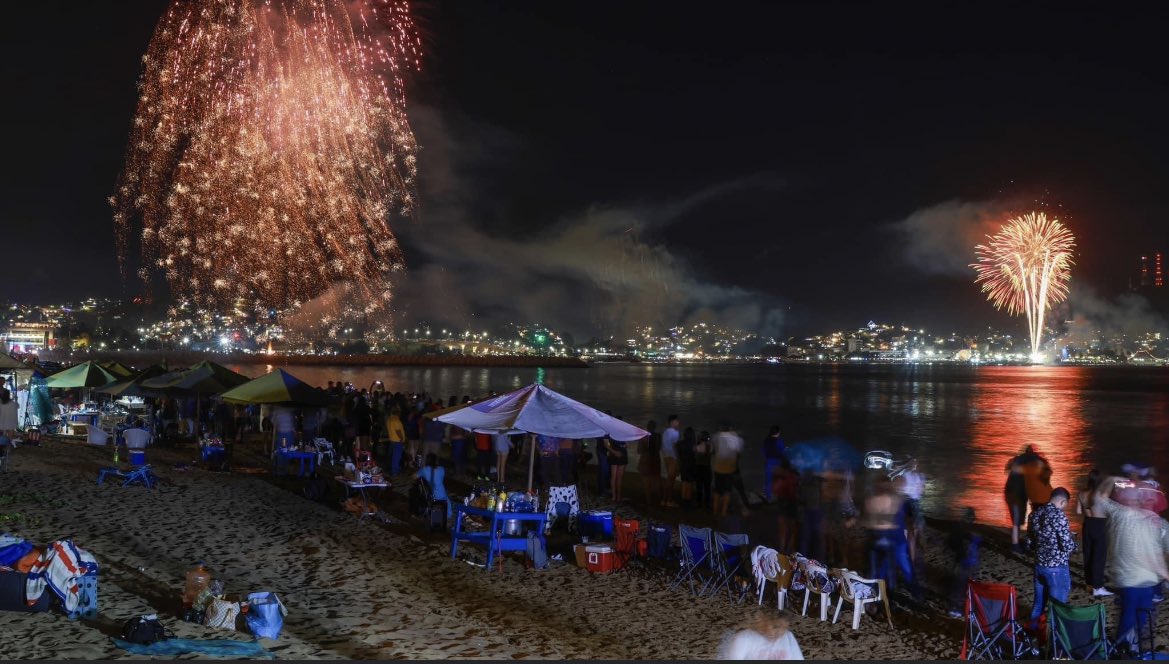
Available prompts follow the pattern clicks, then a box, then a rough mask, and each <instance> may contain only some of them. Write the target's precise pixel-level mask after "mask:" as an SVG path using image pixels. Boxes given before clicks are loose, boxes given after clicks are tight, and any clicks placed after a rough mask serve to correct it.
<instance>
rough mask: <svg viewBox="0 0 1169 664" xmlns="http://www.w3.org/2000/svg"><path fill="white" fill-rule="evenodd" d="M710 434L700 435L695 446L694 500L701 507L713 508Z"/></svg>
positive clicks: (706, 432) (703, 433)
mask: <svg viewBox="0 0 1169 664" xmlns="http://www.w3.org/2000/svg"><path fill="white" fill-rule="evenodd" d="M710 448H711V439H710V432H709V431H703V432H702V433H700V434H698V442H697V443H696V444H695V446H694V500H695V502H697V503H698V506H699V507H706V508H709V507H711V506H712V497H711V495H710V483H711V482H712V481H713V479H714V474H713V473H712V472H711V470H710V452H711V449H710Z"/></svg>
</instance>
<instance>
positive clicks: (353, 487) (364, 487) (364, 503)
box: [336, 476, 390, 521]
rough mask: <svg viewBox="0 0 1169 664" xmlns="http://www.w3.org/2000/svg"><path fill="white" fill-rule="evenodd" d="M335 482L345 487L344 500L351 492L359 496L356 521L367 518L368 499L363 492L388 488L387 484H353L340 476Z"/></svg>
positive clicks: (353, 482) (388, 484)
mask: <svg viewBox="0 0 1169 664" xmlns="http://www.w3.org/2000/svg"><path fill="white" fill-rule="evenodd" d="M336 480H337V481H338V482H340V483H341V484H342V485H343V486H344V487H345V497H346V498H348V497H349V494H350V492H351V491H356V492H357V493H359V494H361V514H359V515H357V519H358V521H360V520H361V519H364V518H365V517H367V516H369V497H368V496H366V495H365V492H366V491H368V490H369V489H388V488H389V486H390V483H389V482H355V481H353V480H347V479H345V478H344V477H340V476H338V477H337V478H336Z"/></svg>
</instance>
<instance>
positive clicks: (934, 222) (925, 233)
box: [892, 200, 1018, 278]
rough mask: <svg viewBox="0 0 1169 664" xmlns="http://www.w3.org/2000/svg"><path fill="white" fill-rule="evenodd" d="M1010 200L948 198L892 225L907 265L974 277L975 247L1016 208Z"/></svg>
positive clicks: (946, 274) (929, 271)
mask: <svg viewBox="0 0 1169 664" xmlns="http://www.w3.org/2000/svg"><path fill="white" fill-rule="evenodd" d="M1017 209H1018V207H1017V205H1016V201H1013V200H987V201H963V200H949V201H946V202H944V203H939V204H937V205H933V206H931V207H927V208H923V209H920V210H918V211H916V212H914V213H913V214H911V215H909V216H908V217H906V218H905V219H903V220H901V221H898V222H896V223H894V224H893V225H892V229H893V230H894V231H895V232H896V233H898V234H899V235H900V236H901V237H902V240H903V242H904V244H903V245H902V246H903V253H904V257H905V259H906V260H907V261H908V262H909V264H910V265H911V266H913V267H915V268H916V269H918V270H920V271H921V272H924V273H926V274H935V275H942V276H966V277H971V278H973V276H974V273H973V271H972V270H971V269H970V264H971V263H973V262H974V260H975V257H974V247H975V246H976V245H978V244H982V243H983V242H984V241H985V240H986V236H987V235H993V234H994V233H996V232H998V230H999V227H1000V226H1001V224H1002V222H1003V221H1004V220H1006V219H1007V218H1008V217H1010V216H1011V214H1012V213H1013V212H1014V211H1015V210H1017Z"/></svg>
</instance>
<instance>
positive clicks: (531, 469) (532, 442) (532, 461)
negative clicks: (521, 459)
mask: <svg viewBox="0 0 1169 664" xmlns="http://www.w3.org/2000/svg"><path fill="white" fill-rule="evenodd" d="M528 447H531V448H532V451H531V454H529V455H528V493H531V492H532V475H533V474H534V473H535V471H536V435H535V434H531V433H530V434H528Z"/></svg>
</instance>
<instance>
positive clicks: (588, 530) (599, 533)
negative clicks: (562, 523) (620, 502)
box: [577, 510, 613, 539]
mask: <svg viewBox="0 0 1169 664" xmlns="http://www.w3.org/2000/svg"><path fill="white" fill-rule="evenodd" d="M579 521H580V522H579V523H578V525H577V529H578V530H579V531H580V534H581V535H582V536H584V537H589V538H592V539H613V513H612V512H602V511H599V510H591V511H588V512H581V513H580V517H579Z"/></svg>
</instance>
